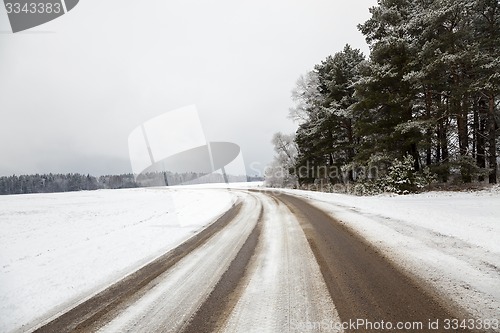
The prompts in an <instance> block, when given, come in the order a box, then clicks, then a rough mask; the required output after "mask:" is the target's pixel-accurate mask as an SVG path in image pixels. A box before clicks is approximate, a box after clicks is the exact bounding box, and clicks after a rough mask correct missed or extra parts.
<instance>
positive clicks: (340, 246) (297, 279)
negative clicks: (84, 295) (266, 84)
mask: <svg viewBox="0 0 500 333" xmlns="http://www.w3.org/2000/svg"><path fill="white" fill-rule="evenodd" d="M235 193H236V194H237V195H238V196H239V202H238V203H237V204H236V205H235V206H233V208H231V209H230V210H229V211H228V212H227V213H226V214H224V215H223V216H222V217H221V218H220V219H218V220H217V221H215V222H214V223H213V224H211V225H210V226H209V227H208V228H206V229H205V230H203V231H202V232H200V233H198V234H197V235H195V236H194V237H193V238H191V239H190V240H188V241H186V242H185V243H184V244H182V245H181V246H179V247H178V248H176V249H174V250H172V251H170V252H169V253H166V254H165V255H164V256H163V257H161V258H159V259H158V260H156V261H155V262H152V263H150V264H149V265H147V266H145V267H143V268H142V269H140V270H139V271H137V272H134V273H133V274H131V275H129V276H127V277H126V278H124V279H123V280H122V281H120V282H118V283H117V284H115V285H113V286H111V287H110V288H108V289H106V290H104V291H103V292H101V293H100V294H98V295H96V296H95V297H92V298H91V299H89V300H87V301H85V302H83V303H81V304H80V305H78V306H77V307H75V308H73V309H72V310H70V311H68V312H67V313H65V314H63V315H61V316H60V317H58V318H56V319H54V320H53V321H51V322H49V323H47V324H46V325H44V326H42V327H41V328H39V329H38V330H37V331H36V332H197V333H200V332H245V333H246V332H342V331H345V332H395V331H398V332H405V331H407V332H417V331H418V332H436V330H435V329H430V328H429V327H428V325H429V322H436V321H437V320H440V321H441V322H442V321H443V320H444V319H450V318H454V317H456V315H455V313H456V312H457V310H455V309H452V308H450V307H449V305H448V302H447V301H446V300H442V299H437V298H435V297H434V296H433V295H432V294H431V293H430V292H429V288H428V287H427V286H420V285H419V284H418V283H417V282H415V281H414V280H413V279H412V277H411V276H408V275H406V274H405V273H403V272H401V271H399V270H398V269H397V268H396V266H395V265H393V264H392V263H391V262H389V261H388V260H387V259H386V258H384V257H383V256H381V255H380V254H379V253H378V252H377V250H376V249H375V248H373V247H372V246H371V245H370V244H368V243H367V242H366V241H365V240H363V239H362V238H360V237H359V236H358V235H356V234H355V233H353V232H352V231H351V230H349V229H347V228H346V227H345V226H343V225H341V224H340V223H337V222H336V221H335V220H334V219H333V218H331V217H330V216H329V215H327V214H326V213H324V212H323V211H321V210H320V209H318V208H316V207H314V206H313V205H311V204H310V203H309V202H307V201H306V200H305V199H301V198H298V197H294V196H290V195H285V194H277V193H274V194H273V193H271V192H259V191H243V190H241V191H236V192H235ZM353 323H355V325H353ZM388 323H389V324H391V325H393V326H392V328H391V329H387V328H388V326H387V325H388ZM398 323H400V324H406V325H410V324H411V325H412V326H411V328H410V327H409V326H407V328H408V329H406V330H405V329H404V327H401V328H399V327H398V328H397V329H396V327H395V326H394V325H397V324H398ZM418 323H421V326H419V325H418ZM356 325H357V326H356ZM370 325H371V326H370ZM377 325H378V326H377ZM380 325H385V327H384V326H380Z"/></svg>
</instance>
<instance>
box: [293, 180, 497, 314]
mask: <svg viewBox="0 0 500 333" xmlns="http://www.w3.org/2000/svg"><path fill="white" fill-rule="evenodd" d="M285 191H286V192H289V193H292V194H295V195H299V196H302V197H306V198H310V199H313V201H312V202H313V203H314V204H315V205H317V206H318V207H320V208H322V209H324V210H325V211H327V212H329V213H330V214H331V215H333V216H334V217H336V218H337V219H339V220H341V221H342V222H343V223H344V224H346V225H348V226H349V227H351V228H352V229H354V230H356V231H357V232H358V233H360V234H361V235H363V236H364V237H365V238H367V239H368V240H369V241H371V242H372V243H373V244H375V245H376V246H377V247H379V248H380V249H381V250H382V251H383V253H384V254H385V255H387V257H388V258H390V259H392V260H393V261H394V262H396V263H397V264H398V265H400V266H401V267H403V268H404V269H406V270H408V271H410V272H412V273H413V274H414V275H416V276H418V277H420V279H421V280H422V281H425V282H427V283H430V284H431V285H432V286H433V287H434V288H435V289H437V290H439V292H441V293H442V294H443V295H445V296H447V297H449V298H451V299H453V300H454V301H455V302H456V303H458V304H460V305H461V306H462V307H464V308H465V309H466V310H467V311H468V312H469V313H471V314H472V315H474V316H475V317H476V318H483V319H497V320H498V319H500V188H499V187H495V188H493V189H490V190H484V191H479V192H429V193H423V194H416V195H406V196H390V195H382V196H375V197H357V196H349V195H342V194H333V193H318V192H309V191H296V190H285Z"/></svg>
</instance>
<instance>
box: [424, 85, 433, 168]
mask: <svg viewBox="0 0 500 333" xmlns="http://www.w3.org/2000/svg"><path fill="white" fill-rule="evenodd" d="M425 109H426V116H427V120H430V119H431V109H432V92H431V91H429V90H428V89H427V91H426V92H425ZM425 137H426V145H427V147H426V152H425V165H427V166H430V165H431V164H432V131H431V129H430V128H429V129H427V131H426V133H425Z"/></svg>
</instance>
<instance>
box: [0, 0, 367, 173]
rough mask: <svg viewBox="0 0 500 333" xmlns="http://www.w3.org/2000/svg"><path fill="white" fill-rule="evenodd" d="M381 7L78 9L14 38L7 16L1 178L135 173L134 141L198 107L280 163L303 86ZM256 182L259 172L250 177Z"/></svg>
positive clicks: (0, 94)
mask: <svg viewBox="0 0 500 333" xmlns="http://www.w3.org/2000/svg"><path fill="white" fill-rule="evenodd" d="M375 4H376V0H356V1H338V0H307V1H306V0H301V1H299V0H286V1H285V0H274V1H269V0H267V1H264V0H252V1H239V0H204V1H201V0H198V1H194V0H176V1H165V0H149V1H128V0H106V1H103V0H80V3H79V4H78V5H77V6H76V7H75V8H74V9H73V10H72V11H70V12H68V13H67V14H66V15H64V16H62V17H60V18H58V19H56V20H54V21H52V22H49V23H47V24H44V25H41V26H39V27H35V28H33V29H30V30H28V31H27V32H22V33H16V34H12V33H11V32H10V25H9V23H8V19H7V14H6V11H5V8H4V7H3V6H1V9H0V112H1V120H0V175H11V174H26V173H49V172H52V173H67V172H80V173H90V174H94V175H101V174H117V173H127V172H131V166H130V161H129V157H128V146H127V145H128V142H127V139H128V135H129V134H130V133H131V132H132V130H133V129H134V128H136V127H137V126H139V125H140V124H142V123H144V122H145V121H147V120H148V119H151V118H153V117H155V116H158V115H161V114H163V113H165V112H167V111H170V110H173V109H176V108H180V107H183V106H186V105H192V104H194V105H196V107H197V108H198V111H199V115H200V118H201V122H202V126H203V128H204V131H205V135H206V137H207V139H208V140H209V141H229V142H233V143H237V144H238V145H240V147H241V149H242V153H243V157H244V159H245V163H246V165H247V168H248V169H250V165H251V164H252V163H253V165H254V166H256V165H260V166H261V167H264V166H265V165H266V164H267V163H269V162H270V161H271V159H272V156H273V150H272V146H271V144H270V140H271V137H272V135H273V133H275V132H277V131H282V132H294V131H295V129H296V127H297V124H294V123H293V122H292V121H291V120H289V119H288V118H287V115H288V108H289V107H291V106H292V101H291V98H290V92H291V90H292V89H293V87H294V85H295V81H296V80H297V78H298V77H299V76H300V75H301V74H304V73H305V72H307V71H309V70H311V69H312V68H313V66H314V65H315V64H317V63H319V62H320V61H321V60H323V59H324V58H326V57H327V56H328V55H330V54H334V53H335V52H338V51H341V50H342V48H343V46H344V45H345V44H346V43H349V44H351V45H352V46H353V47H355V48H359V49H361V50H362V51H363V52H364V53H365V54H367V53H368V47H367V46H366V43H365V41H364V38H363V36H362V35H361V34H360V33H359V32H358V30H357V28H356V25H357V24H358V23H362V22H364V21H365V20H366V19H368V18H369V16H370V14H369V12H368V8H369V7H371V6H374V5H375ZM248 171H249V173H251V174H255V172H254V171H253V170H248Z"/></svg>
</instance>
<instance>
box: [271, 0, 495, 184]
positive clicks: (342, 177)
mask: <svg viewBox="0 0 500 333" xmlns="http://www.w3.org/2000/svg"><path fill="white" fill-rule="evenodd" d="M370 13H371V18H370V19H368V20H367V21H366V22H364V23H363V24H360V25H358V29H359V30H360V31H361V32H362V33H363V35H364V36H365V38H366V41H367V43H368V44H369V47H370V56H369V58H368V59H366V58H365V56H364V55H363V54H362V53H361V52H360V51H359V50H357V49H353V48H352V47H351V46H349V45H346V46H345V47H344V49H343V50H342V51H341V52H338V53H336V54H334V55H333V56H328V57H327V58H326V59H325V60H323V61H322V62H321V63H319V64H317V65H315V66H314V69H313V70H312V71H310V72H309V73H307V74H306V75H303V76H301V77H300V78H299V80H298V81H297V85H296V87H295V88H294V90H293V91H292V98H293V100H294V102H295V106H294V107H293V108H291V109H290V116H291V117H292V118H293V119H294V120H296V121H297V122H298V123H299V128H298V130H297V132H296V133H295V135H293V136H287V135H283V134H281V133H277V134H276V135H275V137H274V138H273V143H274V146H275V150H276V152H277V158H276V160H275V162H274V164H273V166H272V167H271V170H275V169H276V167H281V168H284V169H285V173H284V174H283V175H281V176H282V177H281V178H282V182H283V184H282V185H287V184H285V183H287V182H288V183H289V182H290V181H291V182H298V183H299V185H301V184H310V183H315V182H318V181H319V180H325V181H327V182H329V183H331V184H335V183H345V182H365V183H366V182H372V183H373V182H375V181H376V179H375V178H377V177H380V175H387V174H389V173H390V172H391V171H394V168H395V167H396V165H399V166H400V167H401V168H402V169H401V172H403V173H404V172H410V173H412V174H414V175H418V174H420V175H424V174H425V175H427V180H430V179H431V178H432V177H434V178H435V180H438V181H441V182H449V181H452V180H453V181H456V180H457V179H458V180H459V181H460V182H464V183H469V182H472V181H486V180H487V181H488V182H489V183H496V182H497V174H498V167H497V156H498V151H499V145H498V141H499V130H498V129H499V126H498V124H499V123H500V112H499V107H498V95H499V91H500V4H499V2H498V0H437V1H434V0H411V1H410V0H379V1H378V5H377V6H375V7H373V8H371V9H370ZM391 168H392V169H391ZM405 168H406V169H405ZM271 173H272V171H271ZM430 175H432V177H431V176H430Z"/></svg>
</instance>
